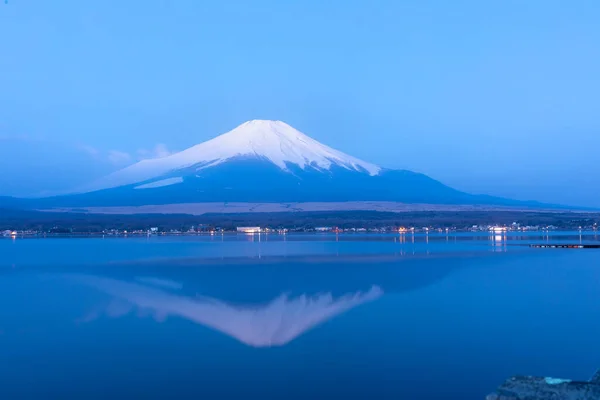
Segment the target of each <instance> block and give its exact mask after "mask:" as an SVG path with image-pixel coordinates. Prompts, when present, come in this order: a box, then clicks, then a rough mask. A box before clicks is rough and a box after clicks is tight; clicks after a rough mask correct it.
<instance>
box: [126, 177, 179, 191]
mask: <svg viewBox="0 0 600 400" xmlns="http://www.w3.org/2000/svg"><path fill="white" fill-rule="evenodd" d="M181 182H183V178H181V177H177V178H167V179H161V180H160V181H156V182H151V183H146V184H144V185H140V186H136V187H134V189H153V188H159V187H163V186H171V185H175V184H177V183H181Z"/></svg>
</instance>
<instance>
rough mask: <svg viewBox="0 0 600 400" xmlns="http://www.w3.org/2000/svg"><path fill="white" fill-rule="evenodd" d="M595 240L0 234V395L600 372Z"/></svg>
mask: <svg viewBox="0 0 600 400" xmlns="http://www.w3.org/2000/svg"><path fill="white" fill-rule="evenodd" d="M599 240H600V238H599V237H598V236H595V235H594V234H593V233H589V234H585V233H584V234H582V235H579V233H555V234H551V235H550V236H543V235H540V234H530V235H522V236H516V235H509V236H495V235H492V236H490V235H487V234H483V235H467V234H456V235H448V236H446V235H445V234H440V235H434V234H431V235H416V236H414V237H413V236H412V235H406V236H398V235H362V236H360V235H346V236H344V235H342V236H335V235H288V236H277V235H270V236H264V235H261V236H236V235H232V236H208V237H182V238H174V237H163V238H156V237H153V238H122V239H114V238H113V239H109V238H106V239H16V240H11V239H3V240H0V302H1V304H2V307H0V399H27V398H35V399H65V398H82V399H83V398H85V399H95V398H103V399H104V398H112V399H117V398H130V399H131V398H152V399H165V398H185V399H187V398H194V399H200V398H203V399H213V398H217V399H220V398H255V396H256V398H261V399H271V398H276V399H281V398H288V399H291V398H298V399H317V398H327V399H337V398H365V399H369V398H378V399H388V398H389V399H411V400H412V399H442V398H452V399H454V398H456V399H464V400H468V399H473V400H475V399H477V400H480V399H483V398H485V395H486V394H487V393H489V392H490V391H492V390H493V389H495V387H496V386H498V385H499V384H500V383H502V381H503V380H504V379H505V378H507V377H508V376H510V375H513V374H528V375H529V374H532V375H543V376H557V377H568V378H573V379H588V378H589V377H590V376H591V375H592V374H593V372H594V371H595V370H596V369H597V368H600V346H598V341H599V338H600V251H597V250H560V249H553V250H551V249H530V248H528V247H527V246H524V245H525V244H528V243H542V242H552V243H557V242H562V243H580V242H587V243H598V241H599Z"/></svg>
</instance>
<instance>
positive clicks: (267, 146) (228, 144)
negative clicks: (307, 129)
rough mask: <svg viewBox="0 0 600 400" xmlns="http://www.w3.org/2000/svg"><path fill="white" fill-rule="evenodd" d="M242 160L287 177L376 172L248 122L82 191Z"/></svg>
mask: <svg viewBox="0 0 600 400" xmlns="http://www.w3.org/2000/svg"><path fill="white" fill-rule="evenodd" d="M242 157H246V158H256V159H262V160H265V161H268V162H270V163H272V164H273V165H275V166H277V167H278V168H280V169H281V170H282V171H285V172H287V173H293V168H299V169H301V170H306V169H314V170H317V171H329V170H331V168H332V167H333V166H336V167H340V168H343V169H346V170H349V171H355V172H361V173H367V174H369V175H377V174H379V173H380V172H381V168H380V167H378V166H377V165H374V164H371V163H368V162H365V161H362V160H359V159H357V158H354V157H352V156H349V155H347V154H344V153H342V152H340V151H337V150H335V149H332V148H331V147H328V146H325V145H324V144H321V143H319V142H317V141H316V140H314V139H312V138H310V137H308V136H307V135H305V134H304V133H302V132H300V131H298V130H296V129H294V128H292V127H291V126H289V125H288V124H286V123H285V122H281V121H267V120H253V121H248V122H245V123H243V124H241V125H240V126H238V127H237V128H235V129H233V130H231V131H229V132H227V133H224V134H222V135H220V136H218V137H216V138H214V139H211V140H209V141H206V142H204V143H200V144H198V145H196V146H193V147H190V148H189V149H186V150H184V151H181V152H179V153H176V154H172V155H170V156H168V157H163V158H157V159H151V160H143V161H140V162H138V163H137V164H134V165H131V166H129V167H127V168H125V169H122V170H120V171H117V172H115V173H114V174H111V175H109V176H106V177H105V178H103V179H101V180H99V181H98V182H94V183H93V184H92V185H90V186H89V187H87V188H84V190H85V191H93V190H101V189H107V188H113V187H118V186H124V185H131V184H136V183H141V182H147V181H151V180H155V179H157V178H158V179H159V180H158V181H155V182H151V183H145V184H143V185H140V186H138V188H139V189H144V188H146V189H149V188H155V187H160V186H168V185H171V184H176V183H180V182H182V179H178V178H180V177H169V178H165V179H161V178H163V177H166V176H167V175H169V174H171V173H174V172H176V171H183V174H182V175H187V174H189V173H190V172H195V173H198V172H200V171H202V170H205V169H208V168H212V167H216V166H218V165H220V164H223V163H226V162H228V161H231V160H235V159H238V158H242Z"/></svg>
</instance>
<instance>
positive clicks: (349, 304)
mask: <svg viewBox="0 0 600 400" xmlns="http://www.w3.org/2000/svg"><path fill="white" fill-rule="evenodd" d="M65 278H66V279H68V280H69V281H72V282H75V283H79V284H83V285H87V286H90V287H93V288H96V289H98V290H100V291H102V292H104V293H106V294H108V295H110V296H111V297H112V298H113V303H111V305H110V306H109V308H108V310H107V312H106V314H107V315H109V316H113V317H118V316H121V315H124V314H128V313H129V312H130V311H132V310H134V309H139V310H140V311H150V312H152V313H153V315H154V316H155V318H156V319H157V320H159V321H161V320H164V319H165V318H167V317H168V316H178V317H182V318H185V319H188V320H190V321H193V322H195V323H198V324H201V325H204V326H207V327H210V328H212V329H215V330H217V331H219V332H222V333H224V334H226V335H229V336H231V337H233V338H235V339H237V340H239V341H240V342H242V343H245V344H247V345H249V346H253V347H271V346H282V345H285V344H286V343H289V342H290V341H292V340H293V339H295V338H296V337H298V336H300V335H302V334H303V333H304V332H306V331H308V330H309V329H311V328H313V327H315V326H317V325H319V324H321V323H323V322H325V321H327V320H329V319H331V318H333V317H335V316H337V315H339V314H342V313H344V312H346V311H348V310H350V309H352V308H354V307H357V306H359V305H361V304H364V303H367V302H369V301H373V300H375V299H377V298H379V297H380V296H382V295H383V291H382V289H381V288H379V287H378V286H372V287H371V288H370V289H369V290H368V291H366V292H355V293H348V294H345V295H342V296H340V297H333V295H332V294H331V293H323V294H316V295H308V294H302V295H300V296H298V297H290V296H288V295H287V294H285V293H284V294H281V295H280V296H278V297H276V298H275V299H273V300H272V301H270V302H269V303H268V304H265V305H261V306H254V305H242V306H239V305H232V304H229V303H227V302H224V301H221V300H219V299H216V298H211V297H199V296H198V297H195V298H191V297H186V296H182V295H180V294H178V293H169V292H167V291H165V290H162V289H159V288H157V287H152V286H150V285H149V284H155V285H157V286H165V285H164V284H161V282H164V280H162V279H159V278H143V279H141V278H138V279H137V281H138V282H127V281H122V280H117V279H112V278H104V277H99V276H93V275H65ZM140 282H146V283H149V284H143V283H140ZM168 282H169V285H168V286H169V287H176V285H173V284H172V283H171V282H170V281H168ZM128 306H129V307H128ZM88 320H89V319H88Z"/></svg>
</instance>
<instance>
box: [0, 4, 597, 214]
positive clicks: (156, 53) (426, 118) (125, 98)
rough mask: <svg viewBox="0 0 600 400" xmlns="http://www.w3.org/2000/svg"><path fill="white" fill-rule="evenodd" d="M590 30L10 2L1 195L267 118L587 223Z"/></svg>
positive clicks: (573, 21)
mask: <svg viewBox="0 0 600 400" xmlns="http://www.w3.org/2000/svg"><path fill="white" fill-rule="evenodd" d="M598 21H600V3H599V2H597V1H595V0H590V1H585V0H580V1H577V0H575V1H570V2H566V1H553V0H528V1H517V0H503V1H491V2H490V1H475V0H473V1H466V0H462V1H461V0H456V1H451V2H450V1H442V0H438V1H434V0H421V1H416V0H415V1H383V0H380V1H377V0H374V1H371V2H364V1H353V0H346V1H341V0H333V1H327V2H323V1H314V0H304V1H287V2H283V1H275V0H256V1H249V0H248V1H241V0H239V1H227V0H223V1H198V0H178V1H169V0H127V1H122V0H102V1H79V0H55V1H46V0H9V1H8V3H7V4H4V3H3V4H0V34H1V37H2V40H1V41H0V72H1V73H0V160H1V161H0V167H2V168H3V171H8V170H10V173H3V174H1V177H0V193H2V194H4V192H6V193H7V194H8V193H13V194H18V193H24V192H31V191H34V190H37V191H40V190H53V189H59V188H64V187H67V186H69V185H74V184H76V183H79V182H82V181H85V180H89V179H91V178H93V177H96V176H98V175H101V174H104V173H106V172H108V171H111V170H113V169H115V168H117V167H120V166H123V165H126V164H127V163H130V162H133V161H135V160H137V159H140V158H144V157H150V156H153V155H157V154H165V153H166V152H168V151H175V150H181V149H184V148H186V147H188V146H191V145H193V144H197V143H199V142H202V141H204V140H207V139H209V138H211V137H213V136H216V135H217V134H220V133H223V132H225V131H228V130H230V129H232V128H233V127H235V126H237V125H238V124H240V123H242V122H244V121H246V120H249V119H255V118H265V119H279V120H283V121H286V122H287V123H289V124H291V125H292V126H294V127H296V128H297V129H300V130H301V131H303V132H305V133H307V134H309V135H310V136H313V137H314V138H315V139H317V140H319V141H322V142H323V143H325V144H328V145H331V146H333V147H336V148H338V149H340V150H343V151H345V152H347V153H350V154H352V155H354V156H357V157H360V158H364V159H366V160H369V161H372V162H376V163H379V164H382V165H384V166H387V167H399V168H408V169H412V170H416V171H420V172H424V173H427V174H429V175H431V176H432V177H434V178H436V179H439V180H441V181H443V182H444V183H447V184H450V185H453V186H455V187H457V188H459V189H463V190H468V191H471V192H478V193H489V194H496V195H504V196H510V197H514V198H520V199H538V200H543V201H555V202H563V203H570V204H582V205H597V206H600V197H599V196H598V190H597V187H598V186H599V184H600V178H599V176H600V175H598V174H597V173H596V170H597V161H596V159H597V158H598V149H600V114H599V112H598V110H600V98H599V97H600V74H599V73H598V71H600V46H599V45H598V43H600V24H599V23H598ZM15 164H17V165H18V166H19V168H9V167H10V166H14V165H15ZM7 168H8V169H7Z"/></svg>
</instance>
